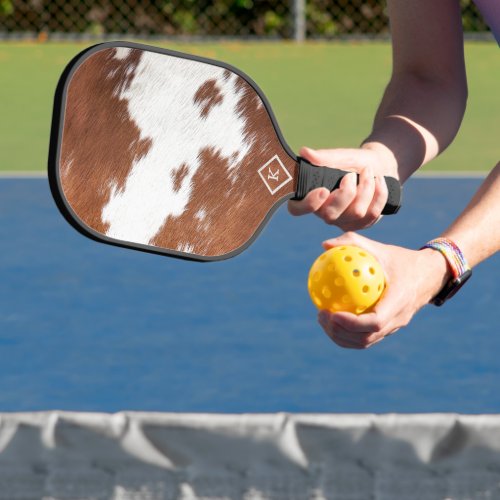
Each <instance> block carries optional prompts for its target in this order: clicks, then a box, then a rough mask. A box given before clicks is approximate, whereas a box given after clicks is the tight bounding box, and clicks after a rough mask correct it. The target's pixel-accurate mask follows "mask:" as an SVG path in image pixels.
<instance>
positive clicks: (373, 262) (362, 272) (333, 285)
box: [307, 245, 385, 314]
mask: <svg viewBox="0 0 500 500" xmlns="http://www.w3.org/2000/svg"><path fill="white" fill-rule="evenodd" d="M307 288H308V290H309V295H310V296H311V299H312V301H313V302H314V304H315V305H316V307H317V308H318V309H328V310H329V311H332V312H339V311H349V312H352V313H354V314H362V313H365V312H369V310H370V308H371V307H373V306H374V305H375V304H376V303H377V301H378V300H379V298H380V296H381V295H382V292H383V291H384V288H385V277H384V271H383V269H382V266H381V265H380V264H379V262H378V261H377V259H375V257H374V256H373V255H371V254H370V253H369V252H367V251H366V250H364V249H363V248H359V247H356V246H347V245H345V246H340V247H334V248H330V250H327V251H326V252H324V253H323V254H321V255H320V256H319V257H318V258H317V259H316V260H315V262H314V263H313V265H312V267H311V270H310V271H309V279H308V282H307Z"/></svg>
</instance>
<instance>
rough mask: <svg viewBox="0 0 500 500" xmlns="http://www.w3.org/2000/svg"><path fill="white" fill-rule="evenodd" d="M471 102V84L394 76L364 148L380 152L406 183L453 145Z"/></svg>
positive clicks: (412, 75) (411, 75) (393, 172)
mask: <svg viewBox="0 0 500 500" xmlns="http://www.w3.org/2000/svg"><path fill="white" fill-rule="evenodd" d="M466 98H467V89H466V85H465V82H462V83H460V82H454V83H448V82H447V81H445V82H442V81H432V80H429V81H427V80H425V79H424V78H421V77H419V76H417V75H414V74H411V73H404V74H399V75H394V76H393V77H392V79H391V82H390V83H389V85H388V86H387V89H386V91H385V94H384V97H383V99H382V102H381V103H380V106H379V108H378V111H377V114H376V116H375V120H374V125H373V130H372V132H371V134H370V135H369V136H368V137H367V138H366V139H365V141H364V143H363V148H367V149H376V150H378V151H379V152H380V153H381V154H382V155H384V159H385V161H386V162H387V163H388V164H389V165H390V169H391V173H392V174H393V175H397V176H398V177H399V179H400V180H401V181H402V182H404V181H405V180H406V179H407V178H408V177H410V176H411V174H412V173H413V172H414V171H415V170H416V169H417V168H419V167H420V166H421V165H423V164H425V163H427V162H428V161H430V160H432V159H433V158H435V157H436V156H437V155H438V154H439V153H440V152H442V151H443V150H444V149H445V148H446V147H447V146H448V145H449V144H450V143H451V141H452V140H453V138H454V137H455V135H456V134H457V132H458V129H459V127H460V124H461V121H462V118H463V114H464V111H465V104H466Z"/></svg>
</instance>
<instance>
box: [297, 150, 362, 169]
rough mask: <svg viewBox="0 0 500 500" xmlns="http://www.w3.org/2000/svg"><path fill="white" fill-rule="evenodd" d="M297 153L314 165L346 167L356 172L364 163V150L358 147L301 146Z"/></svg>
mask: <svg viewBox="0 0 500 500" xmlns="http://www.w3.org/2000/svg"><path fill="white" fill-rule="evenodd" d="M299 155H300V156H302V157H303V158H305V159H306V160H307V161H310V162H311V163H313V164H314V165H318V166H326V167H335V168H347V169H350V170H354V171H356V172H357V171H359V169H360V167H361V166H362V165H363V164H364V163H366V158H365V152H364V151H362V150H359V149H345V148H336V149H311V148H308V147H302V148H301V149H300V151H299Z"/></svg>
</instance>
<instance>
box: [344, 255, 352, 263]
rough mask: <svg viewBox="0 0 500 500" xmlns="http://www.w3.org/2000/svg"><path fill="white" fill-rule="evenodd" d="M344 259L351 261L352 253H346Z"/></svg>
mask: <svg viewBox="0 0 500 500" xmlns="http://www.w3.org/2000/svg"><path fill="white" fill-rule="evenodd" d="M344 260H345V261H346V262H351V260H352V257H351V256H350V255H346V256H345V257H344Z"/></svg>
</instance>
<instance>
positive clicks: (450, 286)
mask: <svg viewBox="0 0 500 500" xmlns="http://www.w3.org/2000/svg"><path fill="white" fill-rule="evenodd" d="M471 276H472V270H471V269H469V270H467V271H465V273H464V274H462V275H461V276H459V277H458V278H454V279H452V280H450V281H448V283H447V284H446V285H445V286H444V288H443V289H442V290H441V291H440V292H439V293H438V294H437V295H436V296H435V297H434V298H433V299H432V303H433V304H434V305H436V306H442V305H443V304H444V303H445V302H446V301H447V300H448V299H451V298H452V297H453V295H455V294H456V293H457V292H458V291H459V290H460V288H462V287H463V286H464V285H465V283H466V282H467V280H468V279H469V278H470V277H471Z"/></svg>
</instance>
